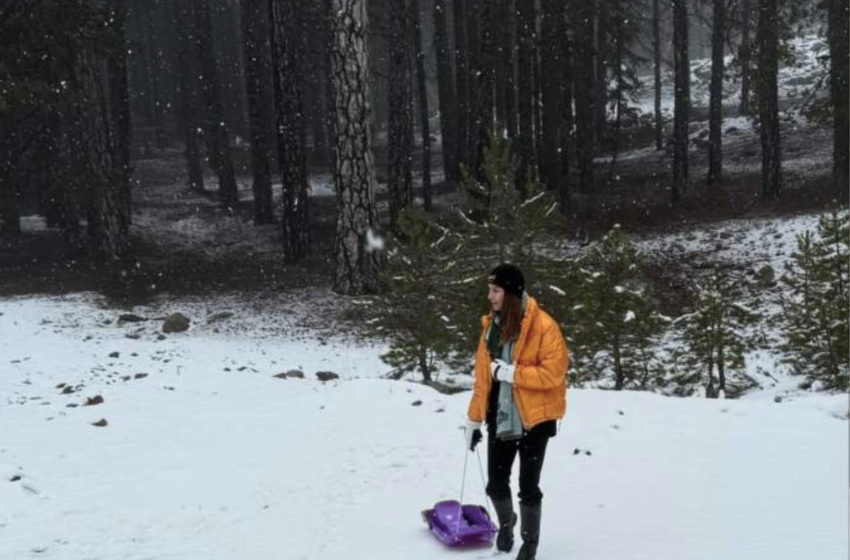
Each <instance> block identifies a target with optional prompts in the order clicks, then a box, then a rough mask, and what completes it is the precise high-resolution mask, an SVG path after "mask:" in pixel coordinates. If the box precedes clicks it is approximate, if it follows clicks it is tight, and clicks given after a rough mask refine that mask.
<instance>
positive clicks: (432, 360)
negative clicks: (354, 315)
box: [379, 206, 458, 383]
mask: <svg viewBox="0 0 850 560" xmlns="http://www.w3.org/2000/svg"><path fill="white" fill-rule="evenodd" d="M396 231H397V234H396V237H395V239H394V240H393V241H392V242H391V244H390V247H389V249H388V251H387V253H386V263H385V275H384V277H385V278H386V286H385V288H386V289H385V296H384V297H383V298H381V300H380V301H381V303H380V305H379V309H380V314H381V325H382V326H383V327H384V328H385V329H387V335H388V337H389V340H390V350H389V351H388V352H387V353H385V354H383V355H382V356H381V359H382V360H384V361H385V362H386V363H388V364H389V365H391V366H393V367H394V368H395V369H396V376H398V377H401V376H402V375H404V374H405V373H407V372H410V371H414V370H418V371H419V374H420V375H421V376H422V380H423V381H424V382H426V383H430V382H431V381H432V380H433V379H434V374H435V373H436V371H437V368H438V367H439V364H441V363H445V362H446V361H447V360H448V359H449V358H450V356H451V354H452V351H453V348H454V347H455V344H454V343H455V339H456V338H457V330H458V329H457V326H456V325H454V324H452V321H451V319H450V318H449V316H448V315H447V313H446V308H449V307H451V306H452V304H453V300H454V294H453V292H452V290H450V289H449V286H450V283H449V282H447V280H448V279H450V278H452V276H453V274H454V272H453V270H452V269H453V268H454V264H455V260H454V255H455V248H456V247H457V245H458V240H457V236H456V235H455V234H453V233H452V232H450V231H449V230H447V229H445V228H443V227H441V226H439V225H437V224H436V223H434V222H433V221H431V220H430V219H429V217H428V215H427V214H426V213H425V212H424V211H423V210H422V209H420V208H417V207H412V206H411V207H408V208H406V209H405V210H402V211H401V212H400V213H399V215H398V218H397V220H396Z"/></svg>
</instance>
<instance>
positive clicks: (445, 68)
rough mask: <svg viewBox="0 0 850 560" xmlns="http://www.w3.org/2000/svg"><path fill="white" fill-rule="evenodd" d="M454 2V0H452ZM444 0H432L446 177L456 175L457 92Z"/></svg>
mask: <svg viewBox="0 0 850 560" xmlns="http://www.w3.org/2000/svg"><path fill="white" fill-rule="evenodd" d="M455 4H457V1H456V2H455ZM447 20H448V17H447V13H446V0H434V46H435V48H436V51H437V86H438V90H439V93H438V95H439V97H438V102H439V105H440V136H441V138H442V150H443V170H444V172H445V176H446V181H450V182H456V181H458V180H459V179H460V167H459V163H458V121H457V119H458V110H457V105H458V93H457V90H456V89H455V79H454V74H453V73H452V60H451V54H450V53H449V28H448V21H447Z"/></svg>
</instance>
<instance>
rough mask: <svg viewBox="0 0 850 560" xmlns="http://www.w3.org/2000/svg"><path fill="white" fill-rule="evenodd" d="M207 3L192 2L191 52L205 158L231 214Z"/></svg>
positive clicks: (235, 199) (231, 185)
mask: <svg viewBox="0 0 850 560" xmlns="http://www.w3.org/2000/svg"><path fill="white" fill-rule="evenodd" d="M209 3H210V0H194V1H193V7H194V18H195V37H194V38H195V49H196V57H197V59H198V61H199V62H200V66H201V67H200V76H199V87H200V89H201V91H202V92H203V99H204V102H205V107H204V116H205V125H206V126H205V127H204V139H205V140H206V143H207V156H208V157H209V159H210V163H211V164H212V167H213V169H214V170H215V172H216V175H217V176H218V194H219V199H220V202H221V205H222V206H223V207H224V208H225V209H229V210H231V211H234V210H236V209H237V207H238V205H239V191H238V188H237V186H236V174H235V172H234V169H233V160H232V159H231V157H230V134H229V132H228V130H227V125H226V124H225V118H224V106H223V105H222V102H221V82H220V79H219V71H218V63H217V62H216V58H215V38H214V35H213V26H212V16H211V13H210V10H211V8H210V4H209Z"/></svg>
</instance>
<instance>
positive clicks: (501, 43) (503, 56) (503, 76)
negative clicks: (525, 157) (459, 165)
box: [493, 0, 512, 137]
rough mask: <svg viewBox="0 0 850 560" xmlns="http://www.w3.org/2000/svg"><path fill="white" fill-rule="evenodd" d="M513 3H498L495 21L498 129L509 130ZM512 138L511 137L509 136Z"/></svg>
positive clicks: (506, 0)
mask: <svg viewBox="0 0 850 560" xmlns="http://www.w3.org/2000/svg"><path fill="white" fill-rule="evenodd" d="M510 9H511V2H510V1H508V0H505V1H500V2H497V3H496V6H495V10H496V17H495V19H494V21H493V31H494V33H495V35H496V41H495V46H494V49H495V51H496V52H495V59H496V64H495V95H496V127H497V128H498V129H499V130H500V131H501V130H507V127H508V111H509V109H508V95H509V94H508V73H509V72H510V71H511V70H510V69H511V68H512V66H511V65H510V60H511V59H510V58H509V56H510V55H509V53H510V52H511V45H510V43H509V42H508V41H509V34H508V14H509V12H510ZM508 137H510V135H509V136H508Z"/></svg>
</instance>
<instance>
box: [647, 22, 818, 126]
mask: <svg viewBox="0 0 850 560" xmlns="http://www.w3.org/2000/svg"><path fill="white" fill-rule="evenodd" d="M788 49H789V57H788V58H789V59H790V60H791V63H790V64H783V65H781V66H780V68H779V75H778V88H779V99H780V100H782V101H788V102H790V103H792V104H794V103H802V102H803V100H804V98H805V97H806V95H807V94H809V93H810V92H811V90H814V89H815V86H816V85H817V83H818V81H819V80H820V79H821V78H822V77H823V76H824V73H825V65H824V64H823V62H822V61H823V60H824V57H826V56H828V46H827V44H826V41H825V40H824V38H823V37H821V36H819V35H818V34H817V33H806V34H802V35H801V36H798V37H794V38H793V39H791V40H790V41H789V42H788ZM733 61H734V57H733V56H732V55H726V57H724V64H725V68H726V71H725V74H726V75H725V77H724V83H723V104H724V105H727V106H731V107H737V106H738V105H740V102H741V72H740V69H739V68H738V67H737V66H735V65H733ZM753 68H755V66H753ZM650 70H651V67H650ZM640 82H641V84H642V85H643V87H642V88H641V89H640V90H639V97H638V99H637V101H636V102H635V103H634V106H635V107H636V108H637V109H638V110H639V111H640V113H641V114H644V115H654V114H655V77H654V75H653V74H652V73H651V72H650V73H649V74H646V75H642V76H640ZM710 83H711V59H710V58H700V59H695V60H691V103H692V106H693V107H708V102H709V98H710V95H709V86H710ZM827 93H828V92H827V91H826V88H824V90H823V91H821V92H819V93H818V94H819V95H825V94H827ZM673 106H674V86H673V71H672V69H671V68H668V67H664V68H663V69H662V78H661V113H662V114H663V115H664V117H665V118H672V116H673ZM724 129H725V128H724Z"/></svg>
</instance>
